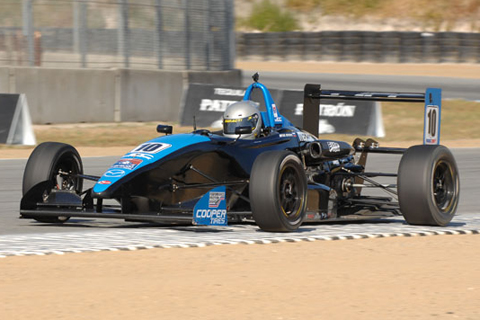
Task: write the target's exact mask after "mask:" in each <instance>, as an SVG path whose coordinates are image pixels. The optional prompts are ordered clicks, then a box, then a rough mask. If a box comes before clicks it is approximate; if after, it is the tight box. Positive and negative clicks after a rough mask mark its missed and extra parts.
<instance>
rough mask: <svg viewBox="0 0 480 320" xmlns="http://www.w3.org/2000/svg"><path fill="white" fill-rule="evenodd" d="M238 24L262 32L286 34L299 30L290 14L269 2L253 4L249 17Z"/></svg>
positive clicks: (264, 0) (266, 0) (268, 0)
mask: <svg viewBox="0 0 480 320" xmlns="http://www.w3.org/2000/svg"><path fill="white" fill-rule="evenodd" d="M240 24H241V25H242V26H243V27H246V28H251V29H255V30H260V31H262V32H286V31H294V30H299V29H300V27H299V24H298V22H297V20H296V19H295V17H294V15H293V14H292V13H290V12H288V11H285V10H282V8H281V7H280V6H279V5H276V4H275V3H272V2H270V0H263V1H262V2H260V3H257V4H254V5H253V8H252V14H251V15H250V17H248V18H246V19H244V20H243V21H241V22H240Z"/></svg>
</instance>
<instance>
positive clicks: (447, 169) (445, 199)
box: [432, 161, 457, 212]
mask: <svg viewBox="0 0 480 320" xmlns="http://www.w3.org/2000/svg"><path fill="white" fill-rule="evenodd" d="M432 187H433V198H434V200H435V204H436V205H437V208H438V209H439V210H441V211H442V212H448V211H450V209H451V208H452V206H453V204H454V203H455V195H456V192H457V190H456V189H457V186H456V180H455V178H454V174H453V170H452V167H451V165H450V164H449V163H447V162H445V161H441V162H439V163H438V164H437V165H436V166H435V169H434V171H433V186H432Z"/></svg>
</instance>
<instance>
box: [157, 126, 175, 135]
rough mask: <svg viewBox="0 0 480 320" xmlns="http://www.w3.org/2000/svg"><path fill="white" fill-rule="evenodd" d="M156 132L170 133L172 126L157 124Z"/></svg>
mask: <svg viewBox="0 0 480 320" xmlns="http://www.w3.org/2000/svg"><path fill="white" fill-rule="evenodd" d="M157 132H158V133H165V134H172V132H173V127H172V126H164V125H161V124H159V125H158V126H157Z"/></svg>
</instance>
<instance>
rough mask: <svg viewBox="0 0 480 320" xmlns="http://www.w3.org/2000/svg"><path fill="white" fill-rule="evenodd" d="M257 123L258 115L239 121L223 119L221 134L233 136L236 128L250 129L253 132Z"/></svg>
mask: <svg viewBox="0 0 480 320" xmlns="http://www.w3.org/2000/svg"><path fill="white" fill-rule="evenodd" d="M257 123H258V114H256V113H255V114H252V115H251V116H248V117H245V118H239V119H223V132H224V133H227V134H234V133H235V129H236V128H240V127H252V131H253V130H255V128H256V127H257Z"/></svg>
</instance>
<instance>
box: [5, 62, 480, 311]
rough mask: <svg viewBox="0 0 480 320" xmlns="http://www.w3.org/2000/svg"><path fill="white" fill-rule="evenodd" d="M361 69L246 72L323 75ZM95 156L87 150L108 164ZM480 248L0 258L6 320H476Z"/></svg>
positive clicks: (331, 246)
mask: <svg viewBox="0 0 480 320" xmlns="http://www.w3.org/2000/svg"><path fill="white" fill-rule="evenodd" d="M362 65H363V66H367V65H368V64H347V63H345V64H331V65H329V64H323V63H311V64H309V63H300V64H297V65H295V64H291V63H286V64H285V63H281V64H280V63H278V64H274V63H259V64H258V66H257V65H253V64H252V63H251V64H248V65H246V64H244V63H243V62H239V63H238V64H237V66H241V67H242V68H244V69H248V70H259V71H261V70H267V68H270V67H272V68H273V67H275V68H280V69H275V70H278V71H282V70H283V71H306V70H302V69H303V68H305V69H308V70H310V71H314V72H325V73H328V72H335V71H333V70H334V69H336V68H340V67H343V68H344V69H343V72H344V73H353V69H352V66H353V67H355V68H360V67H361V66H362ZM306 66H310V67H306ZM318 66H319V68H320V69H319V70H318V71H317V70H316V69H314V68H315V67H318ZM327 66H328V68H330V69H327ZM387 66H388V68H387ZM393 67H395V66H392V68H393ZM288 68H291V69H289V70H286V69H288ZM389 68H390V65H383V64H381V65H379V66H378V68H375V71H376V72H378V73H380V72H381V70H386V69H389ZM396 68H397V69H395V70H394V71H389V72H392V73H391V74H405V73H404V72H406V71H407V70H409V69H412V70H413V69H415V70H418V69H424V68H427V69H428V70H429V71H428V72H427V71H425V73H423V74H422V75H433V76H435V75H436V76H455V75H454V74H453V73H452V74H451V73H450V72H453V71H455V70H457V71H458V70H459V69H462V70H464V72H465V75H464V76H463V77H470V76H472V74H473V75H474V76H475V75H476V77H477V78H478V77H480V70H479V68H480V66H478V65H453V66H452V65H431V66H430V65H413V67H410V65H397V66H396ZM366 69H369V70H370V69H371V68H366ZM437 69H442V70H445V71H442V72H440V73H439V74H435V72H439V71H435V70H437ZM469 69H471V70H472V72H470V71H469ZM425 70H426V69H425ZM338 72H341V71H338ZM359 72H360V71H359ZM393 72H395V73H393ZM412 72H413V71H412ZM430 72H432V73H433V74H430ZM355 73H357V72H355ZM474 143H476V142H474ZM473 146H477V147H478V146H479V145H478V144H477V145H473ZM80 149H81V148H80ZM94 149H95V148H93V149H88V150H89V151H88V152H87V151H86V150H87V149H85V151H83V150H80V152H81V154H82V155H90V156H95V155H98V156H99V155H106V154H105V152H106V151H105V149H104V148H102V149H101V150H96V149H95V150H94ZM128 150H130V147H125V148H123V147H122V148H118V149H115V150H113V149H112V150H109V154H117V155H121V154H123V153H125V152H126V151H128ZM14 151H17V152H19V153H17V154H16V156H12V157H22V158H23V157H26V156H28V154H29V152H30V151H29V150H26V151H23V150H14V149H13V151H12V149H3V150H0V158H3V157H7V156H8V155H7V154H10V152H12V154H13V152H14ZM110 151H111V152H112V153H110ZM22 152H25V154H23V153H22ZM19 178H20V177H19ZM40 229H41V228H39V232H41V231H42V230H40ZM65 231H66V232H68V230H65ZM32 241H35V239H32ZM478 248H480V236H478V235H442V236H429V237H411V238H410V237H405V238H382V239H363V240H340V241H314V242H301V243H277V244H268V245H248V246H245V245H224V246H211V247H205V248H184V249H150V250H141V251H133V252H132V251H120V252H96V253H80V254H66V255H62V256H59V255H50V256H28V257H8V258H3V259H0V271H1V272H0V287H1V290H0V318H1V319H37V320H40V319H49V320H50V319H260V318H261V319H472V320H474V319H480V272H479V271H478V270H479V268H478V266H479V265H480V255H478V253H477V252H478Z"/></svg>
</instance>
